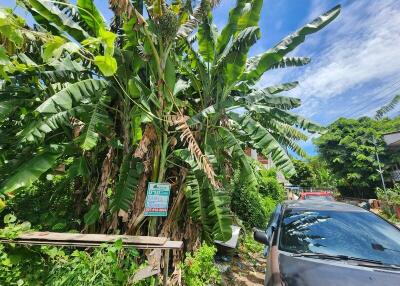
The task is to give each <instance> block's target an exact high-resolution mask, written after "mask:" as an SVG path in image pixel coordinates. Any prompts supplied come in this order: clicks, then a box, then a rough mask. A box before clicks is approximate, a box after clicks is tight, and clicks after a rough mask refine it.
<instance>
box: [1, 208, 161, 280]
mask: <svg viewBox="0 0 400 286" xmlns="http://www.w3.org/2000/svg"><path fill="white" fill-rule="evenodd" d="M4 223H5V227H4V228H3V229H0V238H7V239H13V238H15V237H17V236H18V235H19V234H21V233H22V232H25V231H27V230H29V228H30V223H28V222H23V223H18V221H17V219H16V217H15V216H14V215H11V214H7V215H6V216H5V217H4ZM137 257H138V252H137V250H135V249H130V250H124V249H123V247H122V241H117V242H115V243H114V244H113V245H103V246H101V247H99V248H97V249H95V250H93V251H92V252H88V251H79V250H75V251H73V252H72V253H71V252H68V251H64V250H63V249H62V248H57V247H37V246H35V247H22V246H16V245H14V244H7V245H2V244H0V285H10V286H11V285H17V286H21V285H32V286H39V285H52V286H57V285H63V286H69V285H71V286H75V285H82V286H86V285H87V286H89V285H96V286H97V285H99V286H114V285H121V286H122V285H127V284H128V281H129V279H130V277H133V275H134V274H135V272H136V271H137V270H138V269H139V265H138V264H137V263H136V261H137V260H138V258H137ZM154 280H155V279H154V278H149V279H147V280H144V281H141V282H140V284H135V285H141V286H145V285H154V284H153V283H154Z"/></svg>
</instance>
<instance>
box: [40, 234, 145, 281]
mask: <svg viewBox="0 0 400 286" xmlns="http://www.w3.org/2000/svg"><path fill="white" fill-rule="evenodd" d="M48 254H49V255H50V257H51V260H52V264H53V265H52V268H51V270H50V273H49V277H48V278H47V281H46V283H47V285H54V286H57V285H65V286H68V285H71V286H75V285H82V286H89V285H99V286H100V285H103V286H114V285H115V286H116V285H121V286H122V285H126V284H127V282H128V280H129V278H130V277H131V276H132V275H134V273H135V272H136V271H137V270H138V268H139V267H138V265H137V263H135V260H136V257H137V256H138V252H137V251H136V250H134V249H131V250H123V248H122V242H121V241H117V242H115V243H114V245H111V246H108V245H104V246H102V247H100V248H97V249H95V250H94V251H93V252H92V253H88V252H86V251H78V250H75V251H73V252H72V253H71V254H70V255H65V254H64V253H62V252H56V253H54V249H50V251H48ZM142 285H145V284H142Z"/></svg>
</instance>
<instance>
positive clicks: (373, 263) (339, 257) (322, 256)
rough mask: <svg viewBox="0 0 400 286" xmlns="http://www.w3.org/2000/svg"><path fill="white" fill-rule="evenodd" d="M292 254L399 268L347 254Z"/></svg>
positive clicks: (370, 265) (399, 268)
mask: <svg viewBox="0 0 400 286" xmlns="http://www.w3.org/2000/svg"><path fill="white" fill-rule="evenodd" d="M292 256H293V257H310V258H318V259H331V260H345V261H357V262H361V263H357V265H359V266H368V267H377V268H385V269H396V270H400V266H398V265H391V264H385V263H383V262H382V261H380V260H374V259H367V258H360V257H352V256H347V255H330V254H325V253H313V252H300V253H295V254H293V255H292Z"/></svg>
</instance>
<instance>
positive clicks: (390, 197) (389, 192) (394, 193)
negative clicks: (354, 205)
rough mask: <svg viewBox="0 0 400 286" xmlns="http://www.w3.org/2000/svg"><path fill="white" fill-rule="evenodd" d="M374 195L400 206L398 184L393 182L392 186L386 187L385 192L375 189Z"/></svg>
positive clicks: (399, 186)
mask: <svg viewBox="0 0 400 286" xmlns="http://www.w3.org/2000/svg"><path fill="white" fill-rule="evenodd" d="M376 195H377V197H378V199H379V200H381V201H385V202H388V203H389V204H394V205H398V206H400V185H399V184H395V185H394V186H393V188H387V189H386V192H385V191H384V190H383V189H381V188H377V189H376Z"/></svg>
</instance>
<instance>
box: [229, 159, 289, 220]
mask: <svg viewBox="0 0 400 286" xmlns="http://www.w3.org/2000/svg"><path fill="white" fill-rule="evenodd" d="M251 165H252V168H254V169H255V170H256V169H259V170H258V171H255V174H256V178H257V182H256V187H255V188H254V187H252V186H250V185H248V184H245V183H244V182H242V181H241V176H240V174H239V173H238V172H236V173H235V176H234V180H233V182H232V184H233V192H232V202H231V208H232V211H233V212H234V213H235V214H236V215H237V216H238V217H239V218H240V219H241V220H242V221H243V223H244V225H245V226H246V227H247V228H253V227H258V228H264V227H265V226H266V224H267V222H268V218H269V216H270V215H271V214H272V212H273V210H274V209H275V206H276V204H277V203H278V202H281V201H282V200H284V198H285V190H284V188H283V186H282V185H281V184H280V183H279V182H278V180H277V179H276V170H275V169H269V170H266V169H264V168H263V166H260V165H259V164H258V162H255V161H253V162H252V163H251Z"/></svg>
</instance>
